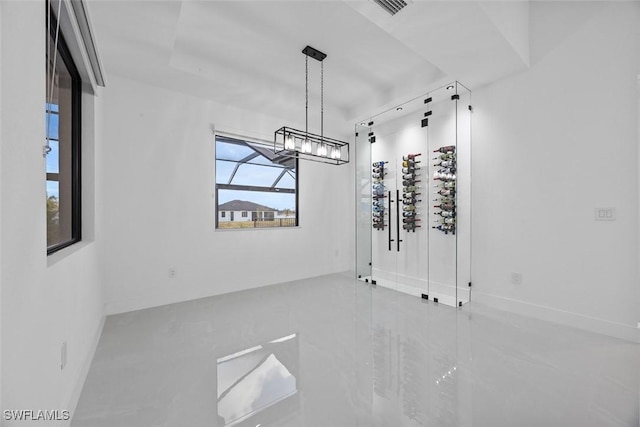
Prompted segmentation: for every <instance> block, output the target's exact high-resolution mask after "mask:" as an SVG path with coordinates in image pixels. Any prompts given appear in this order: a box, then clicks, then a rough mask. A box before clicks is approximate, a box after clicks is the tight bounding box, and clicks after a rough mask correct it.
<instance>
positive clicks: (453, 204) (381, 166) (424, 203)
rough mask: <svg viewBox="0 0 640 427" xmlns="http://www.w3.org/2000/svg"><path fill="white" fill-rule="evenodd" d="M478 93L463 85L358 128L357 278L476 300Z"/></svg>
mask: <svg viewBox="0 0 640 427" xmlns="http://www.w3.org/2000/svg"><path fill="white" fill-rule="evenodd" d="M471 113H472V108H471V92H470V91H469V90H468V89H467V88H466V87H464V86H463V85H462V84H460V83H459V82H454V83H451V84H448V85H446V86H443V87H442V88H439V89H436V90H434V91H432V92H430V93H428V94H426V95H424V96H421V97H418V98H415V99H413V100H411V101H408V102H406V103H404V104H402V105H400V106H397V107H394V108H392V109H390V110H388V111H385V112H383V113H380V114H378V115H376V116H373V117H372V118H371V119H369V120H367V121H365V122H361V123H358V124H356V129H355V132H356V186H357V188H356V204H357V205H356V216H357V217H356V264H357V265H356V275H357V277H358V278H359V279H360V280H363V281H366V282H368V283H371V284H375V285H377V286H384V287H389V288H392V289H395V290H397V291H400V292H405V293H409V294H412V295H416V296H419V297H422V298H424V299H428V300H430V301H434V302H438V303H442V304H446V305H451V306H457V307H460V306H462V305H463V304H466V303H467V302H469V301H470V299H471Z"/></svg>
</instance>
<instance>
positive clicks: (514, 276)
mask: <svg viewBox="0 0 640 427" xmlns="http://www.w3.org/2000/svg"><path fill="white" fill-rule="evenodd" d="M511 283H512V284H514V285H521V284H522V273H511Z"/></svg>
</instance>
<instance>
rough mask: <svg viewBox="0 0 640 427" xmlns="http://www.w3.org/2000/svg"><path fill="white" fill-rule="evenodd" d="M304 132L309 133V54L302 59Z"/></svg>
mask: <svg viewBox="0 0 640 427" xmlns="http://www.w3.org/2000/svg"><path fill="white" fill-rule="evenodd" d="M304 94H305V100H304V133H309V55H305V61H304Z"/></svg>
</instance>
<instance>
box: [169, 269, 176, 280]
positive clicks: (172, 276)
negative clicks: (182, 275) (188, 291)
mask: <svg viewBox="0 0 640 427" xmlns="http://www.w3.org/2000/svg"><path fill="white" fill-rule="evenodd" d="M175 277H176V269H175V268H170V269H169V279H175Z"/></svg>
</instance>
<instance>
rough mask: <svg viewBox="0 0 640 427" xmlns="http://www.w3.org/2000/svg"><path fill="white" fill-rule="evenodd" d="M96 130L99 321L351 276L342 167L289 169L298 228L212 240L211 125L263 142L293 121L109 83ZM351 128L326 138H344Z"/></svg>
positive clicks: (346, 170) (349, 210) (348, 192)
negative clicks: (294, 181) (294, 175)
mask: <svg viewBox="0 0 640 427" xmlns="http://www.w3.org/2000/svg"><path fill="white" fill-rule="evenodd" d="M301 115H302V117H304V110H302V109H301ZM104 120H105V128H104V135H103V136H104V143H103V144H102V145H101V152H100V154H99V159H100V162H102V164H103V165H104V168H102V169H101V172H100V173H99V176H98V181H99V182H101V185H100V187H99V192H100V193H101V195H102V197H101V202H100V207H99V209H100V211H101V218H102V219H101V220H100V221H99V223H98V228H99V229H100V230H102V233H103V235H102V239H101V240H100V242H99V245H100V254H101V256H100V258H101V266H102V273H101V274H102V275H103V276H104V278H105V298H106V303H107V312H108V313H116V312H122V311H128V310H134V309H139V308H143V307H149V306H154V305H160V304H166V303H171V302H177V301H183V300H187V299H192V298H198V297H203V296H208V295H215V294H222V293H226V292H232V291H237V290H242V289H248V288H254V287H258V286H264V285H268V284H272V283H277V282H283V281H288V280H294V279H299V278H303V277H310V276H316V275H321V274H327V273H332V272H337V271H343V270H347V269H349V268H352V265H353V240H354V236H353V234H354V233H353V227H352V224H353V203H352V200H353V198H352V197H353V169H352V166H351V165H348V166H331V165H324V164H317V163H314V162H301V163H300V166H299V171H298V173H299V177H300V178H299V179H300V184H299V185H300V195H299V197H300V202H299V203H300V227H299V228H287V229H282V228H278V229H257V230H253V229H248V230H218V231H216V230H215V201H214V199H213V193H214V190H215V187H214V167H213V166H214V161H213V155H214V152H213V148H214V138H213V134H212V127H216V128H217V129H219V130H221V131H226V132H231V133H236V134H241V135H242V134H244V135H247V136H250V137H259V138H264V139H271V138H273V132H274V131H275V130H276V129H278V128H280V127H281V126H283V125H285V124H287V125H293V126H295V125H296V123H292V122H291V121H290V120H288V121H285V120H283V119H279V118H275V117H271V116H268V115H266V114H257V113H251V112H248V111H243V110H239V109H235V108H232V107H229V106H224V105H220V104H216V103H213V102H210V101H207V100H204V99H200V98H195V97H191V96H187V95H184V94H180V93H177V92H172V91H168V90H164V89H160V88H157V87H152V86H148V85H145V84H141V83H136V82H133V81H130V80H126V79H122V78H118V77H115V76H110V78H109V88H108V90H107V91H105V96H104ZM352 129H353V125H352V124H348V125H346V127H345V129H338V132H342V131H344V132H345V133H346V135H347V136H349V138H350V139H353V136H352V133H351V132H352ZM327 133H331V134H332V136H333V135H335V134H336V133H335V130H330V131H328V132H327ZM338 136H340V135H338ZM343 136H344V135H343ZM169 268H174V269H175V271H176V275H175V277H174V278H169V274H168V270H169Z"/></svg>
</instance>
